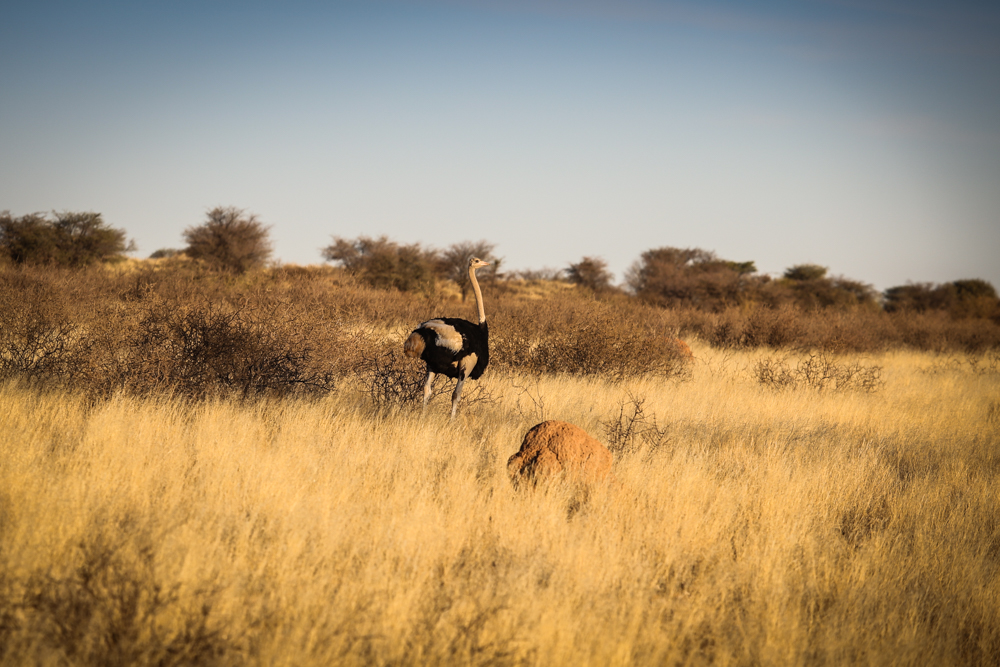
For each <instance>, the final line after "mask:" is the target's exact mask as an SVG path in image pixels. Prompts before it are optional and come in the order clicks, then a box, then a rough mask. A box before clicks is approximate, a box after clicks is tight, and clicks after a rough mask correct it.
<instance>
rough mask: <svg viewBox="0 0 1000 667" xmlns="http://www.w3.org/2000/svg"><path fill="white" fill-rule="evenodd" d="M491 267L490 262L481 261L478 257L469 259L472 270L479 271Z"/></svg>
mask: <svg viewBox="0 0 1000 667" xmlns="http://www.w3.org/2000/svg"><path fill="white" fill-rule="evenodd" d="M489 265H490V263H489V262H484V261H483V260H481V259H479V258H478V257H470V258H469V268H470V269H472V270H473V271H475V270H476V269H478V268H480V267H483V266H489Z"/></svg>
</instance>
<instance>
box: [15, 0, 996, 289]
mask: <svg viewBox="0 0 1000 667" xmlns="http://www.w3.org/2000/svg"><path fill="white" fill-rule="evenodd" d="M997 35H1000V4H997V3H991V4H990V3H972V2H947V3H945V2H924V1H922V0H914V1H896V0H885V1H884V2H882V1H880V0H873V1H871V2H852V1H850V0H845V1H829V2H827V1H820V0H815V1H810V0H799V1H797V2H782V1H780V0H775V1H761V2H719V1H708V2H668V1H662V2H661V1H657V0H618V1H616V2H610V1H602V0H590V1H588V0H578V1H575V2H570V1H567V0H536V1H527V0H524V1H520V0H487V1H483V2H468V1H464V0H410V1H395V2H383V1H379V0H372V1H369V2H319V1H304V0H291V1H289V2H281V3H277V2H275V3H269V2H255V1H253V0H250V1H245V2H229V1H226V0H199V1H188V0H176V1H172V2H121V1H119V2H106V1H103V0H96V1H93V2H86V3H84V2H52V1H50V0H37V1H33V2H22V3H19V2H11V1H8V2H5V3H3V5H2V6H0V211H3V210H7V211H9V212H10V213H11V214H12V215H15V216H20V215H25V214H28V213H32V212H46V211H95V212H98V213H101V214H102V215H103V218H104V220H105V221H106V222H107V223H108V224H110V225H111V226H113V227H117V228H122V229H124V230H126V232H127V234H128V237H129V238H132V239H134V240H135V241H136V243H137V245H138V251H137V252H136V253H134V256H137V257H146V256H148V255H149V254H150V253H152V252H153V251H155V250H157V249H160V248H181V247H183V245H184V241H183V232H184V230H185V229H187V228H189V227H192V226H196V225H199V224H201V223H202V222H204V221H205V219H206V214H207V212H208V211H209V210H210V209H212V208H214V207H216V206H235V207H238V208H241V209H245V210H246V211H247V212H250V213H254V214H256V215H257V216H258V217H259V219H260V220H261V221H263V222H264V223H265V224H267V225H270V226H271V237H272V240H273V242H274V248H275V257H276V259H278V260H280V261H281V262H285V263H294V264H318V263H320V262H322V256H321V249H322V248H323V247H325V246H327V245H329V244H330V243H331V241H332V237H334V236H338V237H342V238H355V237H357V236H360V235H367V236H381V235H386V236H388V237H389V238H391V239H393V240H395V241H398V242H401V243H417V242H419V243H421V244H423V245H425V246H429V247H438V248H444V247H447V246H449V245H451V244H453V243H457V242H461V241H476V240H480V239H484V240H487V241H490V242H492V243H494V244H496V254H497V255H498V256H500V257H502V258H503V262H502V265H503V268H504V269H506V270H518V269H541V268H555V269H559V268H565V267H566V266H568V265H569V264H570V263H571V262H577V261H579V260H580V259H581V258H582V257H584V256H591V257H600V258H603V259H604V260H605V261H607V263H608V265H609V268H610V269H611V270H612V271H613V272H614V273H615V274H616V279H617V280H619V281H621V280H623V278H624V275H625V271H626V270H627V269H628V267H629V266H630V265H631V264H632V263H633V262H635V261H636V260H637V259H639V257H640V255H641V254H642V252H643V251H645V250H649V249H652V248H658V247H662V246H674V247H681V248H688V247H697V248H702V249H705V250H711V251H714V252H715V253H716V254H717V255H718V256H719V257H721V258H724V259H729V260H735V261H746V260H753V261H754V262H755V263H756V266H757V268H758V270H759V271H760V272H762V273H768V274H772V275H780V274H781V273H782V272H783V271H784V270H785V269H787V268H788V267H790V266H794V265H797V264H804V263H812V264H820V265H823V266H826V267H828V268H829V270H830V274H832V275H842V276H846V277H848V278H851V279H854V280H860V281H863V282H867V283H870V284H872V285H874V286H875V287H876V288H878V289H880V290H881V289H885V288H888V287H891V286H894V285H901V284H905V283H906V282H909V281H912V282H932V283H941V282H948V281H951V280H957V279H962V278H982V279H985V280H988V281H990V282H991V283H993V285H994V286H996V287H998V288H1000V259H998V258H1000V39H998V38H997Z"/></svg>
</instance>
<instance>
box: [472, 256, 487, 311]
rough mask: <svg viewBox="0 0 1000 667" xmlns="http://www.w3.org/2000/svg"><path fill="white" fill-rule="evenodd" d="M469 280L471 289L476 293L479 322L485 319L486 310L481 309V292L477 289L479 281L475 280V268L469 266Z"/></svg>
mask: <svg viewBox="0 0 1000 667" xmlns="http://www.w3.org/2000/svg"><path fill="white" fill-rule="evenodd" d="M469 280H470V281H471V282H472V290H473V291H474V292H475V293H476V306H478V307H479V323H480V324H482V323H483V322H485V321H486V311H485V310H483V293H482V292H480V291H479V281H478V280H476V270H475V269H474V268H472V267H469Z"/></svg>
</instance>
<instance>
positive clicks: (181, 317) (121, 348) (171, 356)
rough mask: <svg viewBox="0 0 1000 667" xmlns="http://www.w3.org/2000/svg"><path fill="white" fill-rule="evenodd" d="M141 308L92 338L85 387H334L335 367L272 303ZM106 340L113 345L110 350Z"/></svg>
mask: <svg viewBox="0 0 1000 667" xmlns="http://www.w3.org/2000/svg"><path fill="white" fill-rule="evenodd" d="M141 311H142V314H141V316H140V317H139V319H138V322H136V323H135V325H134V326H133V327H132V328H131V329H130V330H128V331H127V333H126V335H125V336H124V337H123V339H118V338H117V337H116V338H112V339H111V340H104V341H101V340H98V341H95V346H94V348H93V349H92V354H91V359H92V362H93V363H92V364H91V367H90V368H91V377H90V382H89V385H90V386H89V387H88V388H90V389H92V390H96V391H97V392H98V393H101V394H108V393H110V392H112V391H114V390H125V391H128V392H130V393H138V394H144V393H149V392H152V391H159V390H170V391H174V392H177V393H179V394H181V395H184V396H188V397H191V398H203V397H205V396H209V395H213V394H217V393H223V394H230V395H236V396H238V397H240V398H250V397H254V396H262V395H280V394H289V393H292V392H301V391H319V392H325V391H330V390H332V389H333V386H334V377H333V372H332V371H331V370H330V369H329V368H327V367H326V366H325V365H324V364H323V363H322V361H321V360H319V359H317V355H316V353H315V349H314V347H313V345H312V344H311V342H310V340H309V337H308V333H307V332H306V331H303V328H302V327H301V326H300V325H299V323H298V322H297V321H296V320H295V319H294V318H289V317H286V316H284V315H283V314H282V312H281V310H280V309H279V308H278V307H276V304H270V305H269V304H257V307H256V308H254V309H252V310H251V309H249V308H241V309H230V308H225V307H220V306H216V305H214V304H210V303H195V304H191V305H188V304H177V303H170V302H158V303H153V304H151V305H150V306H148V307H145V308H141ZM102 343H104V345H101V344H102ZM108 344H110V345H115V346H117V347H118V349H117V352H116V353H114V354H110V353H109V352H110V351H109V350H107V346H108ZM102 348H103V349H102ZM93 351H97V352H99V356H98V357H96V358H95V357H94V356H93Z"/></svg>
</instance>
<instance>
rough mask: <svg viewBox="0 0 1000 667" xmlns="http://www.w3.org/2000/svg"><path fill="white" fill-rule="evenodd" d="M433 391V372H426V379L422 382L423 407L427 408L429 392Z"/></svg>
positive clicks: (429, 397)
mask: <svg viewBox="0 0 1000 667" xmlns="http://www.w3.org/2000/svg"><path fill="white" fill-rule="evenodd" d="M432 391H434V371H432V370H428V371H427V379H426V380H424V407H425V408H426V407H427V401H429V400H430V399H431V392H432Z"/></svg>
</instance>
